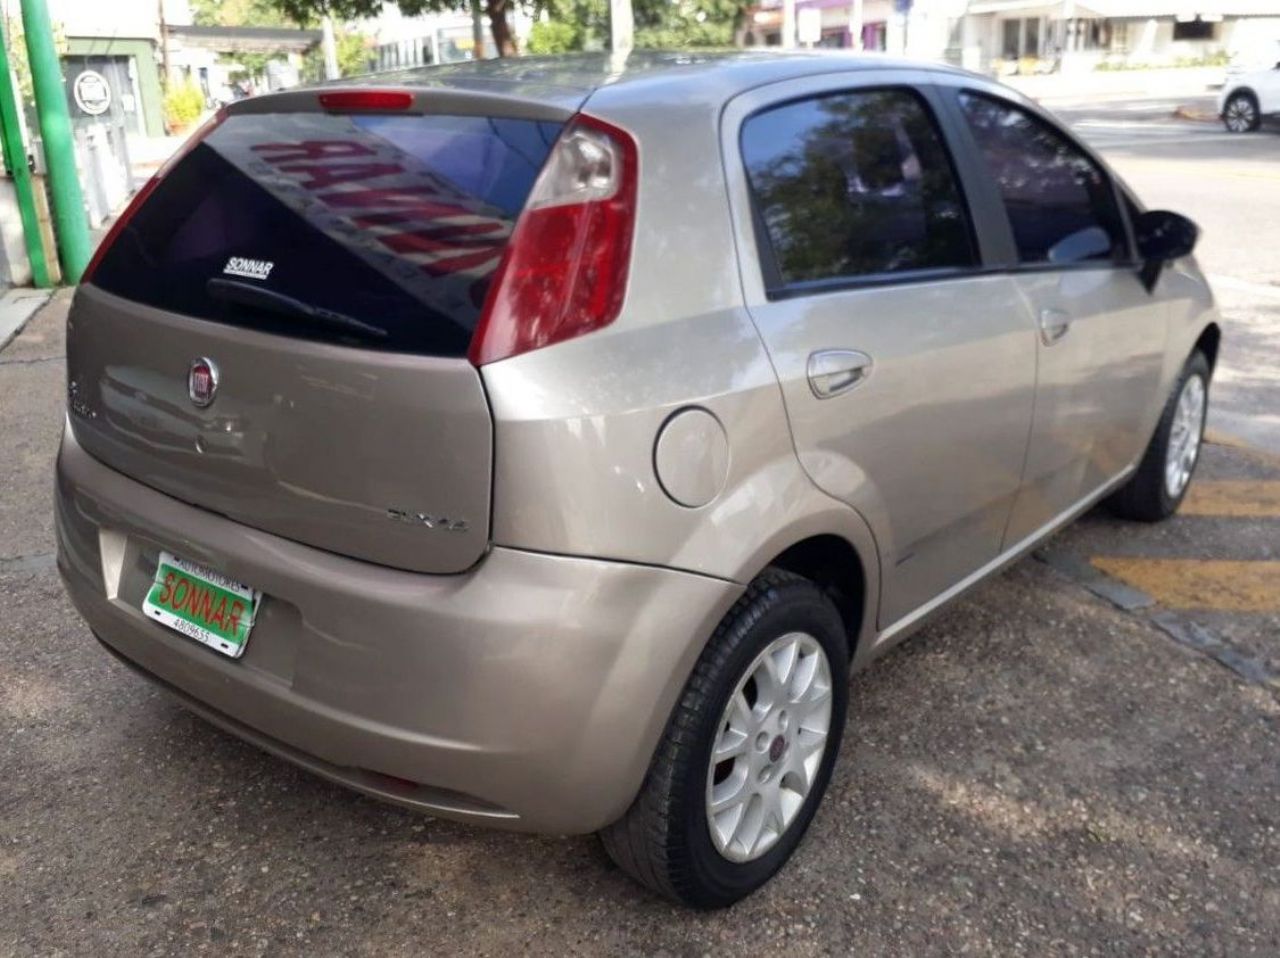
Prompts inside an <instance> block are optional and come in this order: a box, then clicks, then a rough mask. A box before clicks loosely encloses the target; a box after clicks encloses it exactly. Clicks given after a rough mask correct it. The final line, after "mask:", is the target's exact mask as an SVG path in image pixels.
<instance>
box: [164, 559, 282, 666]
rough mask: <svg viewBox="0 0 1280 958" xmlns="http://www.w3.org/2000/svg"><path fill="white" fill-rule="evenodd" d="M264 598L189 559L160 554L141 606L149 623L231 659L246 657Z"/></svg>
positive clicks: (252, 590) (260, 594)
mask: <svg viewBox="0 0 1280 958" xmlns="http://www.w3.org/2000/svg"><path fill="white" fill-rule="evenodd" d="M261 598H262V593H261V592H258V591H257V590H256V589H251V588H249V587H248V586H247V585H242V584H240V583H239V582H233V581H232V580H231V579H228V578H227V577H226V576H224V575H223V574H222V573H220V572H217V571H215V570H213V569H206V568H205V567H204V566H202V565H196V563H194V562H190V561H188V560H187V559H180V558H178V557H177V556H175V555H173V554H171V553H168V552H161V553H160V563H159V564H158V565H157V566H156V577H155V580H154V581H153V582H152V583H151V589H150V591H148V592H147V597H146V599H145V600H144V601H143V603H142V611H143V612H144V613H146V615H147V618H150V619H155V620H156V621H157V622H159V623H161V624H163V625H167V626H168V627H169V628H171V629H173V630H174V631H175V632H181V633H182V634H183V635H185V636H187V638H191V639H195V640H196V641H197V642H203V643H204V644H205V645H207V646H209V647H210V648H211V649H216V650H217V651H219V652H221V653H222V654H223V655H229V656H231V658H233V659H238V658H240V656H241V655H243V654H244V647H245V645H246V644H247V643H248V641H249V630H250V629H252V628H253V617H254V616H255V615H256V614H257V612H258V601H259V600H260V599H261Z"/></svg>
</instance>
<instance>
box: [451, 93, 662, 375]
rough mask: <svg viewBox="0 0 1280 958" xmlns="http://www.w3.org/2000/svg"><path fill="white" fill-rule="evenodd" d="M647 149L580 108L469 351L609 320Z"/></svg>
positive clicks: (500, 349)
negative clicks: (642, 150) (642, 152)
mask: <svg viewBox="0 0 1280 958" xmlns="http://www.w3.org/2000/svg"><path fill="white" fill-rule="evenodd" d="M638 162H639V160H638V155H637V150H636V143H635V140H634V139H632V138H631V135H630V134H628V133H626V132H624V131H623V130H620V129H618V128H617V127H614V126H611V125H610V124H608V123H604V122H602V121H600V120H597V119H595V118H594V117H589V116H584V115H582V114H579V115H578V116H576V117H574V118H573V120H572V121H570V123H569V125H568V126H567V127H566V128H565V130H564V132H563V133H561V135H560V138H559V139H558V140H557V141H556V144H555V146H553V147H552V148H551V155H550V157H548V159H547V163H546V165H545V166H544V167H543V168H542V172H541V173H540V174H539V175H538V179H537V181H536V182H535V183H534V185H533V190H532V192H531V193H530V194H529V201H528V203H527V204H526V206H525V209H524V212H523V213H521V214H520V219H519V220H518V221H517V222H516V227H515V230H514V232H513V233H512V235H511V240H510V242H509V243H508V245H507V250H506V253H505V255H504V256H503V259H502V262H501V264H500V265H499V266H498V271H497V273H496V274H495V275H494V277H493V282H492V285H491V286H490V287H489V293H488V295H487V296H486V298H485V304H484V310H483V311H482V312H481V314H480V322H479V323H478V324H477V325H476V331H475V334H474V335H473V336H472V338H471V347H470V349H469V350H468V351H467V355H468V357H469V358H470V360H471V362H472V363H474V364H475V365H476V366H483V365H484V364H485V363H492V362H496V361H497V360H499V359H506V358H508V357H510V356H516V355H518V354H520V353H524V352H528V351H529V350H532V349H538V348H540V347H543V346H550V345H551V344H552V343H558V342H562V341H564V340H566V339H572V338H573V337H575V336H581V335H582V334H584V333H589V332H592V331H593V330H597V329H601V328H603V327H605V326H608V325H609V324H610V323H612V322H613V321H614V320H615V319H617V317H618V312H619V311H620V310H621V309H622V300H623V297H624V296H625V294H626V289H627V272H628V269H629V267H630V264H631V242H632V236H633V234H634V233H635V218H636V182H637V174H638Z"/></svg>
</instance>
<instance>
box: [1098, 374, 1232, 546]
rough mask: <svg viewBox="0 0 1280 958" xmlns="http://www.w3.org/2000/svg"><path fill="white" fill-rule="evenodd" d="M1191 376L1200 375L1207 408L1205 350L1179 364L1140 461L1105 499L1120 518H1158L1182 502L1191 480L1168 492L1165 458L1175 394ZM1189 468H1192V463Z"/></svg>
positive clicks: (1158, 519) (1171, 512) (1197, 454)
mask: <svg viewBox="0 0 1280 958" xmlns="http://www.w3.org/2000/svg"><path fill="white" fill-rule="evenodd" d="M1192 376H1199V377H1200V378H1201V380H1202V381H1203V383H1204V397H1205V398H1204V401H1205V407H1206V409H1207V407H1208V404H1209V381H1210V368H1209V360H1208V359H1206V358H1205V355H1204V353H1202V352H1200V351H1199V350H1197V351H1196V352H1194V353H1192V354H1191V358H1190V359H1188V360H1187V363H1186V365H1185V366H1183V367H1182V372H1181V374H1179V376H1178V379H1177V381H1176V382H1175V383H1174V384H1173V391H1172V392H1171V393H1170V394H1169V398H1168V399H1167V400H1166V401H1165V404H1164V410H1163V411H1162V412H1161V414H1160V422H1159V423H1158V424H1157V425H1156V431H1155V435H1154V436H1152V437H1151V442H1150V443H1149V444H1148V446H1147V451H1146V452H1145V453H1144V454H1143V456H1142V461H1141V462H1140V463H1139V464H1138V469H1137V471H1136V472H1135V473H1134V474H1133V476H1132V477H1131V478H1130V479H1129V481H1128V482H1126V483H1125V484H1124V485H1123V486H1121V487H1120V489H1119V490H1118V491H1116V492H1115V493H1113V494H1112V496H1111V498H1110V499H1108V500H1107V505H1108V507H1109V508H1110V509H1111V511H1112V512H1113V513H1115V514H1116V515H1117V516H1120V517H1121V518H1123V519H1136V520H1138V521H1139V522H1159V521H1160V520H1161V519H1167V518H1169V517H1170V516H1171V515H1173V514H1174V513H1175V512H1177V511H1178V506H1179V505H1181V504H1182V499H1183V497H1184V496H1185V495H1186V494H1187V490H1188V489H1189V488H1190V487H1191V481H1190V480H1188V481H1187V483H1186V484H1185V485H1184V486H1183V487H1182V489H1181V490H1179V492H1178V493H1177V495H1173V494H1171V493H1170V492H1169V488H1168V486H1167V485H1166V484H1165V459H1166V456H1167V455H1168V452H1169V440H1170V437H1171V434H1172V430H1173V419H1174V413H1175V412H1176V411H1177V406H1178V397H1179V396H1181V395H1182V388H1183V386H1185V385H1186V383H1187V380H1188V379H1190V378H1191V377H1192ZM1200 438H1201V440H1203V438H1204V417H1202V418H1201V420H1200ZM1201 445H1203V442H1202V443H1201ZM1199 454H1200V453H1199V448H1197V450H1196V459H1197V461H1198V459H1199ZM1191 468H1192V470H1193V471H1194V469H1195V464H1194V463H1193V464H1192V467H1191Z"/></svg>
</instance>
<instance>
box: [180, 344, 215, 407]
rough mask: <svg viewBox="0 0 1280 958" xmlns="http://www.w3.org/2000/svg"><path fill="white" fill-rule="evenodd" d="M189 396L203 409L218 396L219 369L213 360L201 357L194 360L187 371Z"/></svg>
mask: <svg viewBox="0 0 1280 958" xmlns="http://www.w3.org/2000/svg"><path fill="white" fill-rule="evenodd" d="M187 395H188V396H190V397H191V401H192V402H193V403H195V404H196V405H197V406H199V407H200V408H201V409H203V408H204V407H205V406H207V405H209V403H211V402H213V400H214V399H215V398H216V397H217V395H218V367H217V366H216V365H215V364H214V362H213V360H212V359H207V358H206V357H204V356H201V357H200V358H199V359H196V360H193V361H192V363H191V369H189V370H188V371H187Z"/></svg>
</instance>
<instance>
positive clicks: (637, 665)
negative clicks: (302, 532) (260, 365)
mask: <svg viewBox="0 0 1280 958" xmlns="http://www.w3.org/2000/svg"><path fill="white" fill-rule="evenodd" d="M56 500H57V513H58V516H57V530H58V567H59V570H60V572H61V574H62V577H63V580H64V582H65V584H66V586H67V589H68V591H69V593H70V595H71V597H72V599H73V600H74V602H75V604H76V606H77V608H78V609H79V610H80V612H81V614H82V615H83V616H84V617H85V619H86V620H87V621H88V623H89V625H90V627H91V628H92V629H93V630H94V632H95V633H96V634H97V635H98V636H99V637H100V638H101V639H102V641H103V642H105V643H106V644H107V645H108V646H110V647H111V648H112V649H114V650H115V651H116V652H117V653H119V654H120V655H122V656H124V657H125V658H127V659H128V660H130V661H131V662H133V663H134V664H136V665H137V666H138V667H140V668H141V669H143V670H144V671H145V672H146V673H147V674H149V675H150V676H152V677H154V678H156V679H158V680H159V681H161V682H162V683H164V684H165V685H167V686H169V687H170V688H173V689H175V690H177V691H178V692H180V693H182V694H183V695H184V696H185V697H187V698H190V699H194V700H196V701H198V702H202V703H204V704H205V706H207V707H208V708H209V709H212V710H213V711H214V712H215V713H216V715H217V716H219V717H221V719H222V721H223V723H224V724H226V725H228V726H229V727H231V728H232V730H235V731H239V730H240V728H248V729H253V730H256V731H257V733H258V734H259V735H260V736H263V737H264V738H265V740H266V743H268V744H271V745H272V747H273V748H274V750H276V751H278V752H279V753H281V754H284V755H285V756H286V757H289V758H293V759H295V760H297V758H298V755H309V756H312V757H314V758H315V759H317V760H318V763H319V768H318V770H320V771H323V772H324V773H325V774H328V775H329V776H330V777H333V778H337V779H338V780H340V781H343V782H344V783H345V784H349V785H352V786H354V787H357V788H362V789H364V790H367V791H374V792H378V791H379V790H381V791H382V792H384V793H385V792H389V793H390V797H393V798H397V799H398V800H400V801H402V802H404V803H405V804H409V805H411V806H413V807H417V808H420V809H423V810H427V811H431V812H432V813H434V814H441V815H447V816H449V817H453V818H461V819H465V820H473V821H482V822H485V823H488V824H494V825H499V826H503V827H510V828H521V829H525V830H534V831H547V832H552V833H566V832H577V831H592V830H594V829H596V828H600V827H603V826H604V825H606V824H608V823H609V822H610V821H612V820H613V819H615V818H617V817H618V816H619V815H621V814H622V812H623V811H625V809H626V806H627V804H628V803H629V802H630V800H631V797H632V796H633V795H634V794H635V792H636V790H637V789H638V788H639V787H640V781H641V779H642V778H643V776H644V772H645V769H646V768H647V766H648V761H649V756H650V755H651V754H652V752H653V749H654V747H655V745H656V743H657V739H658V736H659V735H660V734H661V732H662V729H663V727H664V726H665V724H666V720H667V716H668V714H669V713H670V711H671V708H672V706H673V705H674V703H675V699H676V696H677V695H678V694H679V692H680V689H681V688H682V687H683V685H684V680H685V677H686V676H687V675H688V672H689V670H690V669H691V668H692V667H693V661H694V659H696V657H697V654H698V652H699V651H700V650H701V642H700V641H697V640H695V639H694V636H695V635H697V634H707V633H709V632H710V630H711V629H713V628H714V626H715V623H716V622H717V621H718V620H719V618H720V617H721V616H722V615H723V614H724V613H725V611H726V610H727V609H728V607H729V606H730V605H731V604H732V603H733V602H734V600H735V599H736V598H737V597H738V595H740V594H741V592H742V586H741V585H738V584H736V583H731V582H726V581H724V580H720V579H713V578H710V577H707V576H697V575H692V574H689V573H681V572H673V571H670V570H666V569H659V568H655V567H652V566H642V565H638V564H634V563H609V562H601V561H599V560H588V559H571V558H566V557H558V556H547V555H539V554H536V553H530V552H519V551H516V550H509V549H494V550H492V552H491V553H490V555H488V556H487V557H486V558H485V560H484V561H483V562H481V563H480V564H479V565H478V566H477V567H476V568H475V569H474V570H473V571H472V572H470V573H468V574H465V575H456V576H438V575H437V576H432V575H421V574H417V573H412V572H405V571H399V570H392V569H387V568H384V567H381V566H376V565H371V564H369V563H364V562H359V561H356V560H353V559H348V558H344V557H341V556H336V555H333V554H331V553H328V552H325V551H322V550H318V549H314V548H312V547H310V546H306V545H302V544H299V543H296V542H292V541H290V540H287V539H283V538H280V537H279V536H275V535H272V534H270V533H266V532H261V531H258V530H254V529H250V528H248V527H246V526H244V525H242V524H240V523H237V522H234V521H232V520H230V519H226V518H224V517H222V516H218V515H215V514H213V513H211V512H207V511H205V510H203V509H198V508H196V507H194V506H189V505H186V504H185V503H182V502H179V501H177V500H176V499H173V498H171V497H169V496H167V495H165V494H164V493H161V492H157V491H155V490H153V489H149V488H147V487H146V486H143V485H142V484H141V483H138V482H136V481H135V480H133V479H131V478H129V477H128V476H124V475H122V474H120V473H118V472H115V471H114V470H112V469H110V468H109V467H107V466H105V465H103V464H102V463H100V462H98V461H97V460H96V459H94V458H93V457H92V456H90V455H89V454H88V453H87V452H86V451H85V450H84V449H82V448H81V447H80V446H79V445H78V444H77V443H76V441H75V438H74V436H72V435H71V433H70V431H68V432H67V433H66V434H65V435H64V439H63V444H62V448H61V450H60V453H59V460H58V484H57V493H56ZM161 549H164V550H171V551H176V552H177V553H178V554H180V555H182V556H184V557H185V558H189V559H191V560H192V561H195V562H199V563H202V564H205V565H207V566H209V567H212V568H217V569H220V570H222V571H223V572H225V573H226V574H227V575H228V576H231V577H234V578H235V579H237V580H239V581H243V582H246V583H250V584H251V585H252V586H253V587H254V588H258V589H261V590H262V591H263V592H264V593H265V594H266V596H267V598H266V599H265V600H264V602H263V604H262V606H261V609H260V612H259V616H258V619H257V621H256V622H255V624H254V628H253V631H252V633H251V634H250V636H249V641H248V646H247V649H246V651H245V653H244V655H243V657H242V658H240V659H234V660H233V659H228V658H225V657H223V656H220V655H218V654H217V653H215V652H212V651H211V650H210V649H208V648H206V647H205V646H202V645H199V644H197V643H196V642H193V641H191V640H190V639H188V638H186V637H185V636H182V635H180V634H178V633H176V632H173V631H171V630H169V629H166V628H165V627H164V626H162V625H160V624H158V623H156V622H152V621H148V620H147V619H146V618H145V617H144V615H143V613H142V611H141V604H142V599H143V596H144V595H145V594H146V591H147V588H148V586H149V584H150V582H151V579H152V576H153V575H154V571H155V563H156V557H157V555H158V552H159V551H160V550H161ZM570 679H572V681H570ZM377 776H392V777H395V778H398V779H402V780H405V782H408V783H418V784H420V785H421V786H422V787H421V788H413V787H410V786H409V785H406V784H405V783H404V782H402V783H400V785H399V786H398V787H397V786H396V785H395V783H385V782H384V783H382V784H379V780H378V779H377ZM384 797H385V796H384Z"/></svg>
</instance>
